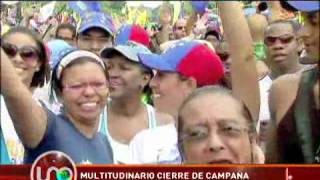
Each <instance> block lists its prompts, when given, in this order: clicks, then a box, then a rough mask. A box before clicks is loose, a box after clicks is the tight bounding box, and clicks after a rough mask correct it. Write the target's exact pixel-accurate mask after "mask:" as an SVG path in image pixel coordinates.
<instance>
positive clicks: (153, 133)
mask: <svg viewBox="0 0 320 180" xmlns="http://www.w3.org/2000/svg"><path fill="white" fill-rule="evenodd" d="M218 4H219V9H220V13H221V19H222V24H223V27H224V30H225V34H226V40H227V41H228V42H229V45H230V55H231V58H232V59H235V60H234V61H233V62H232V64H231V71H232V73H231V76H232V93H233V95H234V96H235V97H236V98H237V99H238V101H242V102H243V104H244V105H245V106H246V107H247V108H248V109H249V113H250V116H251V117H252V119H253V123H256V121H257V119H258V113H259V88H258V79H257V72H256V68H255V57H254V53H253V49H252V39H251V36H250V31H249V28H248V25H247V23H246V20H245V17H244V15H243V13H242V12H241V11H242V10H241V8H240V6H239V3H238V2H221V3H220V2H219V3H218ZM230 12H232V13H230ZM235 18H237V19H238V20H237V23H235V22H234V21H233V19H235ZM234 29H237V31H236V32H235V31H234ZM192 46H193V45H192V42H187V43H185V42H177V43H176V44H175V45H174V46H172V47H170V48H169V49H167V50H166V51H165V52H164V53H163V54H162V55H161V56H160V57H156V55H153V56H150V55H139V57H140V59H141V60H142V62H143V63H144V64H145V65H147V66H148V67H151V68H153V69H156V70H157V74H156V75H155V77H154V78H153V79H152V81H151V87H152V90H153V93H154V96H155V99H154V103H155V107H156V108H157V109H159V110H160V111H163V112H168V113H170V114H171V115H173V116H174V117H175V118H176V119H178V112H179V111H178V110H179V108H180V106H181V104H182V103H183V101H184V100H185V99H186V98H187V97H188V95H190V94H191V93H192V92H193V91H194V90H195V89H196V88H199V87H202V86H207V85H213V84H218V83H219V82H220V81H219V80H221V78H222V76H223V71H221V69H222V67H221V66H222V63H221V61H220V59H218V60H217V57H216V56H217V55H216V54H214V53H213V52H212V50H208V49H207V48H205V47H201V48H200V46H199V48H194V49H192V48H191V47H192ZM190 49H191V50H190ZM188 51H190V52H188ZM186 52H187V53H186ZM181 59H184V60H185V63H181V62H180V60H181ZM182 61H183V60H182ZM218 62H220V63H218ZM198 63H199V65H197V64H198ZM214 64H215V65H214ZM219 64H220V65H219ZM197 69H198V71H197ZM221 73H222V75H221ZM214 76H215V77H214ZM204 82H205V83H204ZM178 88H179V90H177V89H178ZM223 105H224V107H225V108H226V107H229V104H223ZM198 106H200V107H201V106H202V105H201V104H200V105H198ZM209 111H210V112H211V110H209ZM212 112H213V111H212ZM208 113H209V112H208ZM176 125H177V121H176V124H175V125H174V124H173V125H172V124H171V125H168V126H166V127H159V128H157V129H155V130H148V131H143V132H141V133H139V134H138V135H137V136H136V137H135V139H134V140H132V142H131V149H132V154H133V155H134V159H135V161H136V163H179V157H178V156H179V153H177V151H178V146H177V142H178V140H177V130H176ZM169 134H170V135H169ZM156 137H161V139H160V138H158V139H157V141H155V138H156ZM172 137H176V138H175V139H174V138H172ZM252 140H253V141H250V144H251V145H252V146H251V145H250V146H249V145H248V146H246V147H248V148H249V149H246V150H245V151H248V152H250V151H252V152H253V154H260V155H261V156H262V157H263V154H262V153H261V150H260V149H259V148H258V146H257V145H256V144H255V139H254V138H252ZM168 144H169V145H168ZM251 147H254V148H255V149H251ZM198 153H202V152H200V151H199V152H198ZM247 160H249V161H247ZM251 160H252V159H246V161H241V163H253V161H251ZM180 162H181V161H180ZM198 162H201V161H198ZM232 162H236V161H232ZM201 163H206V162H203V161H202V162H201ZM238 163H240V162H238Z"/></svg>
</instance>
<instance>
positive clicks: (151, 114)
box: [146, 104, 157, 129]
mask: <svg viewBox="0 0 320 180" xmlns="http://www.w3.org/2000/svg"><path fill="white" fill-rule="evenodd" d="M146 107H147V112H148V122H149V129H153V128H155V127H157V120H156V113H155V111H154V108H153V107H152V106H151V105H149V104H146Z"/></svg>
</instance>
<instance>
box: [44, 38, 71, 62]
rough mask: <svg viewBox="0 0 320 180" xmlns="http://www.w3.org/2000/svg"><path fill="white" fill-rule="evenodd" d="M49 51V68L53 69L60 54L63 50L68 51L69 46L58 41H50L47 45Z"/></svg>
mask: <svg viewBox="0 0 320 180" xmlns="http://www.w3.org/2000/svg"><path fill="white" fill-rule="evenodd" d="M47 46H48V48H49V50H50V62H49V64H50V67H51V68H53V67H54V66H56V64H57V63H58V62H59V59H60V56H61V55H60V54H61V52H62V51H63V50H65V49H69V48H70V47H71V46H70V45H69V44H68V43H67V42H65V41H63V40H60V39H55V40H51V41H49V42H48V43H47Z"/></svg>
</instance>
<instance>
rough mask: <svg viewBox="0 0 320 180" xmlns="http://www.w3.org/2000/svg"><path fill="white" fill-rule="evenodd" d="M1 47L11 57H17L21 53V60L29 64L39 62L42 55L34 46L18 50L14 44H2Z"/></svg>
mask: <svg viewBox="0 0 320 180" xmlns="http://www.w3.org/2000/svg"><path fill="white" fill-rule="evenodd" d="M1 47H2V49H3V50H4V52H5V53H6V54H7V55H8V56H9V57H15V56H16V55H17V54H18V53H19V55H20V56H21V58H22V59H23V60H24V61H27V62H32V61H35V60H37V59H38V58H39V54H40V53H39V51H38V49H37V48H35V47H32V46H23V47H21V48H18V47H17V46H16V45H14V44H11V43H8V42H1Z"/></svg>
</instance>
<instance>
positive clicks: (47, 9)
mask: <svg viewBox="0 0 320 180" xmlns="http://www.w3.org/2000/svg"><path fill="white" fill-rule="evenodd" d="M55 5H56V1H52V2H50V3H48V4H46V5H44V6H43V7H42V8H41V9H40V13H39V18H40V21H41V22H44V21H46V20H47V19H48V18H49V17H50V16H52V14H53V12H54V7H55Z"/></svg>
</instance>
